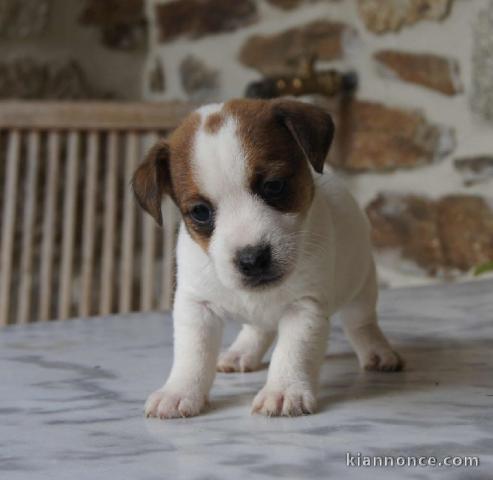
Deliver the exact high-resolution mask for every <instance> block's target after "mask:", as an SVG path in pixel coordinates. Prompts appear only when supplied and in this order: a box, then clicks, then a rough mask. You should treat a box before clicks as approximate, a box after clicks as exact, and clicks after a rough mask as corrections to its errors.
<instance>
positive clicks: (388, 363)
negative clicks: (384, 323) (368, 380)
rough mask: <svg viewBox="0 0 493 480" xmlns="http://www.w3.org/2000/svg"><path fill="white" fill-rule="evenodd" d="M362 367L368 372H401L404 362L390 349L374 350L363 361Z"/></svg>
mask: <svg viewBox="0 0 493 480" xmlns="http://www.w3.org/2000/svg"><path fill="white" fill-rule="evenodd" d="M361 367H362V368H363V369H364V370H367V371H380V372H399V371H400V370H402V369H403V368H404V360H402V358H401V357H400V356H399V354H398V353H397V352H394V351H393V350H391V349H389V348H381V349H373V350H371V351H369V352H368V353H366V354H365V356H364V357H363V358H362V359H361Z"/></svg>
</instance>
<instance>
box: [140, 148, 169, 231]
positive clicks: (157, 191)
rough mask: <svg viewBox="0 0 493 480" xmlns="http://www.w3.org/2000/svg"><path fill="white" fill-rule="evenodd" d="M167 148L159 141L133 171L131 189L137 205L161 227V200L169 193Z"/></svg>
mask: <svg viewBox="0 0 493 480" xmlns="http://www.w3.org/2000/svg"><path fill="white" fill-rule="evenodd" d="M169 156H170V150H169V146H168V144H167V143H166V142H164V141H159V142H158V143H157V144H156V145H154V147H152V148H151V150H150V151H149V153H148V154H147V156H146V158H145V160H144V162H143V163H142V165H140V167H139V168H138V169H137V170H136V171H135V173H134V176H133V178H132V188H133V191H134V194H135V197H136V198H137V201H138V202H139V205H140V206H141V207H142V208H143V209H144V210H145V211H146V212H147V213H149V214H150V215H152V217H153V218H154V220H156V222H157V223H158V224H159V225H160V226H162V224H163V217H162V213H161V200H162V198H163V195H165V194H166V193H170V191H171V184H170V171H169Z"/></svg>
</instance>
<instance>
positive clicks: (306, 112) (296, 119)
mask: <svg viewBox="0 0 493 480" xmlns="http://www.w3.org/2000/svg"><path fill="white" fill-rule="evenodd" d="M273 111H274V115H275V118H276V120H277V121H278V122H280V123H281V124H282V125H284V126H285V127H286V128H287V129H288V130H289V132H290V133H291V135H292V136H293V138H294V140H295V141H296V143H297V144H298V146H299V147H300V149H301V151H302V152H303V155H304V156H305V158H306V159H307V160H308V161H309V162H310V163H311V165H312V167H313V169H314V170H315V171H316V172H318V173H322V171H323V168H324V162H325V158H326V157H327V154H328V153H329V148H330V144H331V143H332V138H333V137H334V123H333V122H332V118H331V116H330V115H329V114H328V113H327V112H325V111H324V110H322V109H321V108H319V107H315V106H314V105H310V104H307V103H302V102H297V101H295V100H275V101H274V102H273Z"/></svg>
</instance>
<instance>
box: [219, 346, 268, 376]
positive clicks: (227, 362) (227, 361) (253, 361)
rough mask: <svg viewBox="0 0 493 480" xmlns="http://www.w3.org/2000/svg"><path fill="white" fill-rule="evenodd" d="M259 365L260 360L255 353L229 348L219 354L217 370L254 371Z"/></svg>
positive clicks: (231, 371) (224, 371)
mask: <svg viewBox="0 0 493 480" xmlns="http://www.w3.org/2000/svg"><path fill="white" fill-rule="evenodd" d="M259 365H260V362H259V360H258V359H257V358H256V357H255V356H254V355H251V354H248V353H242V352H235V351H230V350H228V351H227V352H222V353H221V355H219V360H218V362H217V371H218V372H223V373H233V372H242V373H244V372H253V371H254V370H256V369H257V368H258V367H259Z"/></svg>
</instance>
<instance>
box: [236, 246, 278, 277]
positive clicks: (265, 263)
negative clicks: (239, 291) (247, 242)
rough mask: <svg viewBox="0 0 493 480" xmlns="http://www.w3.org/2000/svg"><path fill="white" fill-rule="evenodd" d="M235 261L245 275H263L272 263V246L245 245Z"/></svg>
mask: <svg viewBox="0 0 493 480" xmlns="http://www.w3.org/2000/svg"><path fill="white" fill-rule="evenodd" d="M235 263H236V265H237V267H238V270H239V271H240V272H241V273H242V274H243V275H244V276H245V277H258V276H262V275H263V274H265V273H266V272H267V271H268V270H269V269H270V267H271V264H272V251H271V247H270V245H269V244H261V245H255V246H248V247H244V248H242V249H241V250H239V251H238V253H237V254H236V258H235Z"/></svg>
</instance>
